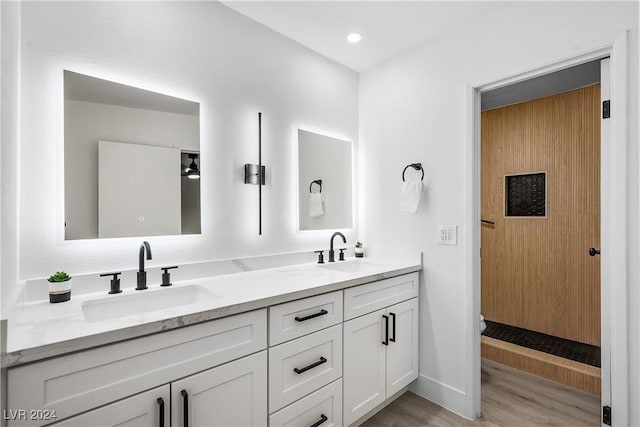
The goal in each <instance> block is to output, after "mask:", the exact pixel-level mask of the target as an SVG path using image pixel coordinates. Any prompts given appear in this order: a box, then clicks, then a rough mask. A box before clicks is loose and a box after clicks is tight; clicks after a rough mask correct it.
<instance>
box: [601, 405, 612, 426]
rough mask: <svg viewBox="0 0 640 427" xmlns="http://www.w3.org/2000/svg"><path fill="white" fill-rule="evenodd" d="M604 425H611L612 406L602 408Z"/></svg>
mask: <svg viewBox="0 0 640 427" xmlns="http://www.w3.org/2000/svg"><path fill="white" fill-rule="evenodd" d="M602 423H603V424H606V425H608V426H610V425H611V406H603V407H602Z"/></svg>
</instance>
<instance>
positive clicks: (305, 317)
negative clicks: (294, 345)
mask: <svg viewBox="0 0 640 427" xmlns="http://www.w3.org/2000/svg"><path fill="white" fill-rule="evenodd" d="M341 322H342V291H337V292H332V293H330V294H324V295H318V296H315V297H311V298H305V299H301V300H298V301H292V302H288V303H286V304H280V305H276V306H273V307H270V308H269V345H272V346H273V345H276V344H280V343H283V342H285V341H289V340H292V339H294V338H298V337H301V336H303V335H307V334H310V333H312V332H315V331H319V330H320V329H324V328H327V327H329V326H333V325H337V324H338V323H341Z"/></svg>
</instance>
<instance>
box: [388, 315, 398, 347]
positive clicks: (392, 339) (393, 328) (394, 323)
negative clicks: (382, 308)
mask: <svg viewBox="0 0 640 427" xmlns="http://www.w3.org/2000/svg"><path fill="white" fill-rule="evenodd" d="M389 316H391V318H392V319H393V326H392V327H391V333H393V338H389V341H391V342H396V314H395V313H389Z"/></svg>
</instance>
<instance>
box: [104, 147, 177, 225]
mask: <svg viewBox="0 0 640 427" xmlns="http://www.w3.org/2000/svg"><path fill="white" fill-rule="evenodd" d="M178 164H180V150H178V149H175V148H165V147H155V146H151V145H140V144H127V143H119V142H111V141H100V142H99V145H98V237H99V238H105V237H127V236H130V237H137V236H162V235H165V236H166V235H172V234H180V233H181V232H182V230H181V229H182V219H181V201H180V199H181V194H180V193H181V189H180V186H181V184H180V168H178V167H176V165H178ZM142 196H143V197H142Z"/></svg>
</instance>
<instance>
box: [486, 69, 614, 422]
mask: <svg viewBox="0 0 640 427" xmlns="http://www.w3.org/2000/svg"><path fill="white" fill-rule="evenodd" d="M602 61H605V62H606V61H608V59H606V60H602ZM602 61H601V60H594V61H589V62H586V63H583V64H580V65H576V66H573V67H569V68H566V69H563V70H559V71H555V72H552V73H549V74H545V75H542V76H538V77H536V78H533V79H529V80H524V81H521V82H518V83H515V84H511V85H508V86H504V87H501V88H499V89H495V90H492V91H488V92H485V93H483V94H482V104H481V105H482V113H481V138H480V145H481V218H482V219H481V221H482V227H481V247H482V257H481V313H482V314H483V316H484V318H485V320H486V325H487V327H486V329H485V330H484V331H483V336H482V338H481V340H482V344H481V351H482V356H483V357H484V358H486V359H489V360H493V361H496V362H499V363H502V364H505V365H508V366H511V367H514V368H517V369H520V370H524V371H527V372H530V373H533V374H535V375H539V376H542V377H545V378H547V379H550V380H553V381H555V382H559V383H562V384H565V385H568V386H570V387H573V388H577V389H581V390H584V391H587V392H589V393H591V394H595V395H598V396H599V395H600V388H601V385H600V362H601V358H600V336H601V332H600V319H601V315H600V260H599V257H598V256H591V254H590V252H589V251H590V249H591V248H593V249H591V250H593V251H599V249H596V248H600V222H601V217H600V152H601V150H600V123H601V120H602V119H601V115H600V99H601V90H600V88H601V85H600V80H601V67H603V66H605V65H603V64H601V62H602ZM593 255H596V254H595V253H594V254H593ZM598 406H599V405H598ZM598 406H596V409H598ZM596 420H597V417H596Z"/></svg>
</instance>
